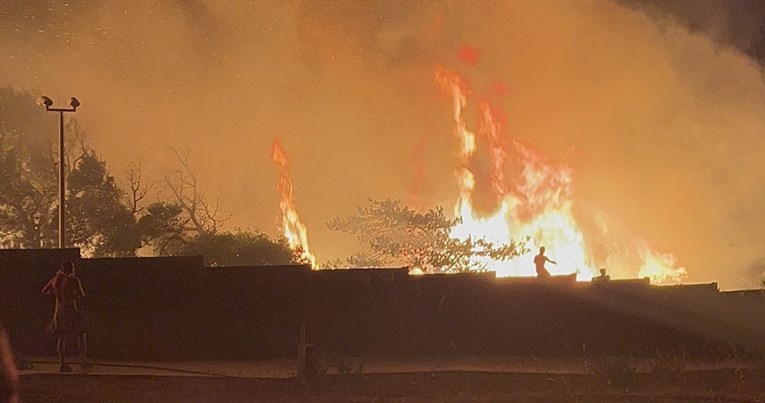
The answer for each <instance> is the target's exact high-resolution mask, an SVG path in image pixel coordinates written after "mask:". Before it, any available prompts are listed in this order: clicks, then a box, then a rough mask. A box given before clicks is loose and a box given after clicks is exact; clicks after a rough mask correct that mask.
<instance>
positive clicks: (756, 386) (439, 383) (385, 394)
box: [22, 369, 765, 402]
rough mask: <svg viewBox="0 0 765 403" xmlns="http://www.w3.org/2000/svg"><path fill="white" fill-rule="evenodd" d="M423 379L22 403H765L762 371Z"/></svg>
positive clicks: (80, 378)
mask: <svg viewBox="0 0 765 403" xmlns="http://www.w3.org/2000/svg"><path fill="white" fill-rule="evenodd" d="M607 378H609V377H607V376H605V375H603V374H588V375H583V374H554V375H546V374H518V373H515V374H513V373H485V372H428V373H407V374H356V375H327V376H324V377H320V378H317V379H315V380H314V381H313V382H312V384H311V385H310V386H307V385H300V384H298V383H297V382H296V381H294V380H292V379H253V378H248V379H245V378H233V377H202V376H142V375H133V376H120V375H82V374H28V375H25V376H23V377H22V393H23V395H22V397H23V401H24V402H277V401H278V402H293V401H294V402H298V401H300V402H304V401H311V402H361V401H363V402H369V401H393V402H431V401H437V402H441V401H451V402H466V401H513V402H568V401H580V402H614V401H625V402H643V401H650V402H657V401H659V402H695V401H699V402H704V401H723V402H758V401H762V402H765V370H763V369H725V370H705V371H685V372H666V373H653V374H642V373H637V374H631V375H630V376H629V377H628V379H626V380H625V379H622V380H621V381H620V382H617V383H620V384H621V385H619V386H617V385H609V382H608V379H607Z"/></svg>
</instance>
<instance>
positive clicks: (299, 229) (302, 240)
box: [271, 139, 317, 268]
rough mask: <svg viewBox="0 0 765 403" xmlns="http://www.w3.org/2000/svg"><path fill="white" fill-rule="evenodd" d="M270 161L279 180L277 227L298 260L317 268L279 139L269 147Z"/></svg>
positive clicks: (277, 185) (277, 183) (285, 155)
mask: <svg viewBox="0 0 765 403" xmlns="http://www.w3.org/2000/svg"><path fill="white" fill-rule="evenodd" d="M271 161H273V163H274V164H276V166H277V167H278V168H279V179H278V180H277V182H276V187H277V189H278V190H279V196H280V197H281V201H280V202H279V208H280V209H281V217H280V219H279V221H280V222H279V224H280V225H279V226H280V227H281V229H282V232H283V234H284V236H285V237H286V238H287V242H289V245H290V248H292V249H293V250H294V251H295V252H296V253H297V255H298V260H300V261H303V262H306V263H309V264H310V265H311V267H312V268H317V266H316V257H314V255H313V254H312V253H311V250H310V249H309V248H308V229H307V228H306V226H305V224H303V222H302V221H300V217H299V216H298V213H297V209H296V208H295V192H294V190H293V188H292V180H291V179H290V176H289V159H288V158H287V153H286V152H285V151H284V148H283V147H282V145H281V143H280V142H279V139H274V144H273V146H272V147H271Z"/></svg>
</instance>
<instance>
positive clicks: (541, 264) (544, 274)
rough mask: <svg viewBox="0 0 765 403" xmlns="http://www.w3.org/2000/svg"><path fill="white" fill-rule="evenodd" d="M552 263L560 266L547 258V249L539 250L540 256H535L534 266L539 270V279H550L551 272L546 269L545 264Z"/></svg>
mask: <svg viewBox="0 0 765 403" xmlns="http://www.w3.org/2000/svg"><path fill="white" fill-rule="evenodd" d="M547 262H550V263H552V264H558V263H556V262H555V261H554V260H550V258H549V257H547V256H545V247H544V246H543V247H541V248H539V254H538V255H536V256H534V266H536V268H537V277H539V278H548V277H550V272H549V271H547V269H546V268H545V263H547Z"/></svg>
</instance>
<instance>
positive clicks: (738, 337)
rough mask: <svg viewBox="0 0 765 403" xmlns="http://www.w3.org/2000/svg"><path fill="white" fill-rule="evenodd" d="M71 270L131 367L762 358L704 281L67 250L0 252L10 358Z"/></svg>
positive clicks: (745, 314)
mask: <svg viewBox="0 0 765 403" xmlns="http://www.w3.org/2000/svg"><path fill="white" fill-rule="evenodd" d="M65 259H71V260H74V261H75V263H76V265H77V272H78V275H79V276H80V277H81V279H82V282H83V285H84V287H85V290H86V303H85V310H86V319H87V323H88V332H89V333H88V334H89V341H90V346H91V353H92V355H93V356H95V357H99V358H116V359H132V360H181V359H189V360H191V359H240V360H253V359H264V358H271V357H279V356H294V355H295V353H296V348H297V344H298V337H299V335H298V329H299V324H300V322H301V321H305V322H306V323H307V325H308V338H309V342H311V343H313V344H316V345H318V346H321V347H322V348H323V349H325V350H332V351H334V352H335V353H337V354H348V355H424V354H436V353H438V354H505V355H511V354H512V355H529V354H533V355H538V356H540V355H602V354H625V353H629V354H635V355H644V356H651V355H654V354H655V353H656V350H657V349H659V350H662V351H665V352H671V351H675V350H678V349H681V348H682V349H685V350H687V351H689V352H690V353H691V354H693V355H720V354H724V353H725V351H727V350H725V348H726V347H725V346H726V345H729V344H738V345H741V346H744V347H747V348H750V349H760V350H762V351H765V328H764V327H763V326H764V325H765V323H763V321H762V320H761V319H757V318H762V317H763V313H765V294H763V293H762V292H758V291H755V292H737V293H721V292H718V290H717V287H716V284H706V285H698V286H677V287H653V286H650V285H649V284H647V283H646V282H643V281H635V282H619V281H612V282H610V283H605V284H596V283H576V282H571V281H568V280H569V279H560V280H559V281H553V282H540V281H537V280H535V279H495V278H494V276H493V275H492V274H459V275H428V276H409V275H407V272H406V270H405V269H357V270H333V271H311V270H310V269H309V268H308V267H305V266H272V267H212V268H206V267H203V265H202V258H201V257H200V256H196V257H172V258H170V257H163V258H126V259H80V258H79V252H78V251H77V250H76V249H66V250H53V249H50V250H0V292H1V293H2V294H0V298H1V299H0V302H1V304H0V315H2V316H1V317H0V319H2V320H3V322H4V323H5V324H6V327H7V328H8V330H9V332H10V334H11V337H12V341H13V343H14V346H15V347H16V349H17V350H18V351H19V352H20V353H21V354H28V355H52V354H53V353H54V343H53V340H52V339H50V338H49V337H47V336H45V335H44V333H43V329H44V327H45V325H46V324H47V322H48V321H49V320H50V318H51V314H52V310H53V301H52V297H46V296H42V295H40V293H39V292H40V289H41V288H42V286H43V285H44V284H45V283H46V282H47V280H48V279H49V278H50V277H51V276H52V275H53V273H55V271H56V268H57V267H58V265H59V264H60V262H61V261H63V260H65Z"/></svg>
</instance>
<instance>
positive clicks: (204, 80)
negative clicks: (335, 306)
mask: <svg viewBox="0 0 765 403" xmlns="http://www.w3.org/2000/svg"><path fill="white" fill-rule="evenodd" d="M690 3H692V4H693V7H692V9H691V7H689V6H688V4H690ZM762 9H763V4H762V2H758V1H744V0H739V1H723V0H715V1H712V0H708V1H694V2H682V1H658V0H657V1H653V0H640V1H637V0H634V1H633V0H629V1H628V0H619V1H608V0H597V1H596V0H572V1H538V2H537V1H528V2H521V1H517V2H511V1H487V2H473V1H467V0H465V1H460V0H434V1H422V2H411V1H403V0H393V1H391V0H373V1H367V2H353V1H341V0H327V1H276V0H272V1H267V0H262V1H244V0H241V1H228V2H210V1H203V0H194V1H155V2H151V3H146V4H143V3H141V2H120V1H113V0H98V1H84V0H71V1H68V2H65V3H63V2H20V1H12V2H4V3H3V5H1V6H0V49H2V52H1V53H0V86H6V85H8V86H11V88H12V90H10V89H9V90H4V92H3V94H4V95H3V96H4V98H3V100H5V99H7V98H5V97H21V96H23V97H27V95H18V94H19V93H18V92H13V91H24V92H29V94H31V95H30V97H32V98H33V97H34V96H37V95H40V94H43V93H44V94H46V95H48V96H51V97H52V98H53V99H54V100H55V101H56V102H57V103H60V102H62V100H64V99H66V98H68V97H69V96H77V97H78V99H80V100H81V101H82V102H83V107H81V108H80V110H78V112H77V113H76V119H77V121H78V122H80V126H81V128H82V129H83V130H85V129H87V133H88V136H87V138H88V144H89V147H92V149H93V150H97V153H96V154H94V155H93V156H92V157H88V158H89V160H88V165H87V166H85V165H83V169H84V168H87V169H85V171H84V172H83V176H82V179H83V180H87V181H91V182H92V183H93V184H94V186H95V187H94V188H93V192H94V193H88V192H90V190H91V189H90V188H88V190H87V191H84V193H82V197H81V199H78V200H79V201H78V202H77V203H80V205H78V206H79V207H77V208H81V209H92V208H93V207H92V205H93V204H94V203H96V201H101V200H113V199H114V197H115V194H114V192H115V189H114V188H112V186H111V185H110V184H109V176H112V177H114V178H116V179H115V180H116V183H117V184H118V185H119V184H120V183H121V180H122V179H121V178H122V177H123V175H122V174H121V173H122V172H124V170H125V169H126V168H127V167H128V166H129V165H130V163H132V162H134V161H137V160H138V159H140V160H141V161H143V167H144V178H145V181H146V183H154V182H162V181H163V179H164V178H165V176H166V175H167V172H166V171H165V167H166V166H168V164H170V163H171V161H173V160H174V156H173V155H172V153H168V151H167V146H168V145H169V146H175V147H178V146H180V145H181V144H193V145H194V150H195V151H194V168H195V169H196V172H197V175H198V180H199V182H200V183H203V184H206V190H207V194H208V195H210V196H211V197H213V196H214V197H213V199H214V198H215V197H217V196H220V197H221V200H222V201H223V202H224V205H225V207H226V211H227V212H228V214H230V219H229V220H228V221H226V223H225V224H224V225H223V226H222V227H221V228H219V229H218V231H220V232H221V233H225V232H227V231H232V232H233V233H236V228H237V227H239V228H261V229H263V231H264V232H265V233H266V234H268V235H270V236H272V237H273V236H274V235H275V234H276V229H275V224H274V222H275V217H276V215H277V214H278V194H276V192H275V191H274V178H275V175H276V173H275V171H274V169H273V167H272V166H271V164H270V161H269V159H268V150H269V147H270V144H271V141H272V139H273V137H274V136H279V137H280V138H281V139H282V141H283V143H284V145H285V147H286V148H287V149H288V150H290V155H291V156H292V158H293V159H292V163H293V164H292V167H293V173H294V177H293V181H294V185H295V191H296V195H297V202H298V208H299V210H300V213H301V217H302V218H303V220H304V221H305V223H306V224H307V226H308V228H309V231H310V234H311V247H312V250H313V251H314V252H315V253H316V254H317V256H318V257H319V258H320V260H328V259H331V258H334V257H339V256H347V255H348V254H349V253H351V252H352V251H355V250H356V249H357V248H358V246H359V245H358V242H357V241H356V240H355V239H354V238H353V237H352V236H345V237H343V236H342V234H340V233H337V232H333V231H331V230H330V229H328V228H327V227H326V225H325V223H326V222H327V221H329V220H330V219H331V218H332V217H337V216H343V217H344V216H348V215H350V214H353V213H354V212H355V211H356V206H359V205H364V204H365V203H366V201H367V199H368V198H370V197H371V198H373V199H376V200H384V199H386V198H392V199H394V200H402V201H404V204H408V203H409V197H410V194H409V193H410V189H411V188H412V183H414V182H415V181H419V182H418V183H420V185H419V186H418V191H419V194H418V195H417V196H418V201H419V203H421V204H422V205H423V206H425V207H428V208H429V207H433V206H438V205H442V206H451V205H452V204H453V201H454V199H455V197H456V190H455V188H454V185H453V182H454V181H453V174H452V171H453V169H452V168H453V153H454V147H455V140H454V138H453V135H452V128H451V121H450V113H451V112H450V109H449V108H450V105H449V102H448V100H446V101H445V100H444V99H443V97H441V96H440V94H439V93H438V91H437V90H436V88H434V85H433V83H432V80H431V77H432V71H433V67H434V66H435V65H436V64H444V65H446V66H447V67H449V68H451V69H454V70H456V71H459V72H460V73H463V74H464V75H466V76H467V77H469V79H470V80H471V86H472V87H473V88H476V90H477V91H480V92H481V93H482V94H480V95H485V96H487V97H494V98H493V101H494V102H495V103H496V104H497V105H498V106H499V107H501V109H502V110H503V111H504V113H505V114H506V116H507V122H508V124H507V128H506V130H507V131H508V132H509V133H510V134H511V135H512V136H514V137H517V138H518V139H521V140H523V141H525V142H528V143H530V144H533V145H534V146H536V147H538V148H540V149H542V150H545V152H546V153H548V154H549V155H550V156H551V157H552V158H554V159H563V158H566V156H567V155H569V154H568V150H569V149H570V148H571V147H574V149H575V152H574V154H573V159H574V163H575V165H576V170H577V175H576V181H577V182H576V190H577V193H576V203H577V204H576V205H577V206H578V207H577V209H578V210H579V211H578V212H577V214H579V215H580V217H578V220H579V222H580V223H581V225H582V226H583V227H584V230H585V232H586V234H585V235H586V238H587V239H588V242H590V243H592V247H593V249H596V250H595V252H596V253H597V254H599V255H605V254H606V252H608V251H607V250H606V249H608V248H610V245H611V244H613V243H615V242H621V241H624V242H629V241H630V236H631V235H630V234H640V235H641V236H644V237H648V238H650V242H651V243H652V244H654V245H657V246H658V247H660V248H661V249H662V250H666V251H671V252H672V253H674V254H675V255H676V256H677V257H678V259H679V261H680V262H682V264H683V265H685V266H686V267H688V272H689V278H688V281H720V283H721V284H722V285H723V286H724V287H741V286H746V285H748V284H752V281H753V278H752V277H753V276H756V275H757V273H756V272H757V270H758V268H760V267H762V265H761V263H758V262H762V259H763V257H765V246H763V243H762V239H763V238H765V227H764V226H763V225H762V223H763V222H765V211H764V210H763V209H762V206H763V205H765V184H763V183H762V180H761V179H760V178H759V172H763V171H765V159H763V158H762V155H763V151H764V150H765V138H764V137H763V136H762V133H763V131H765V113H764V112H765V85H764V84H763V74H762V67H761V63H762V61H763V44H762V35H757V33H758V32H760V33H761V32H762V25H761V24H762V18H759V19H758V18H754V17H752V16H758V15H763V11H762ZM464 45H470V46H473V47H475V48H476V49H479V50H480V54H481V57H480V62H479V63H477V64H476V65H475V66H473V65H468V64H466V63H464V62H462V61H461V60H459V58H457V57H456V56H455V55H456V54H457V51H458V50H459V49H460V48H461V47H462V46H464ZM495 84H501V85H502V86H503V87H504V88H506V89H507V91H506V92H505V93H504V95H501V96H500V95H497V94H495V93H494V92H493V89H494V88H495ZM11 93H13V94H15V95H11ZM2 108H3V109H2V111H0V113H2V117H1V119H2V120H3V121H4V122H3V123H0V124H2V125H3V127H4V128H5V127H7V128H10V129H8V130H4V133H3V134H2V135H3V136H4V137H3V146H2V147H3V148H2V149H3V150H4V151H3V152H5V150H7V149H9V148H10V146H8V144H15V143H11V142H19V141H21V140H19V136H20V134H18V133H20V132H19V130H23V131H24V132H26V133H29V136H28V140H24V141H28V142H30V144H32V145H29V146H27V145H24V146H23V147H19V148H14V150H15V151H13V152H15V153H29V151H27V149H31V147H38V145H39V146H40V147H43V146H44V145H45V144H48V143H46V142H48V141H49V140H50V139H55V133H56V126H55V123H56V122H55V117H54V116H53V114H47V115H46V114H45V113H44V112H42V111H39V109H38V108H37V107H36V106H35V105H26V104H24V103H23V102H16V101H14V102H13V103H12V105H11V104H8V103H6V102H3V104H2ZM11 108H13V109H11ZM19 115H22V116H25V115H26V116H28V117H29V118H28V119H27V118H25V120H24V122H26V123H24V125H26V126H24V127H21V128H19V125H18V124H16V126H12V125H14V123H12V121H10V120H9V119H8V116H12V117H14V118H15V117H17V116H19ZM13 130H17V132H16V134H14V132H13ZM67 133H68V135H69V134H70V133H72V128H71V127H68V128H67ZM68 141H70V142H71V144H72V146H73V147H75V148H73V149H72V150H73V151H72V152H74V150H75V149H77V148H76V146H77V145H78V144H77V143H76V141H75V140H74V139H69V140H68ZM24 147H26V149H25V148H24ZM34 149H40V148H34ZM418 150H419V151H418ZM51 152H55V150H51ZM24 155H27V157H24V158H28V160H29V165H28V166H26V167H24V166H18V165H15V166H14V163H13V161H15V159H17V158H20V157H17V156H14V155H11V154H4V156H3V158H4V159H3V160H2V162H3V164H4V165H3V166H4V167H6V166H7V169H8V170H9V171H4V173H3V175H5V172H15V173H14V177H25V178H27V180H26V183H27V185H24V186H27V187H26V189H22V188H20V187H19V188H18V189H17V191H16V194H17V195H19V194H22V193H23V194H25V195H29V197H26V196H25V197H26V198H22V199H18V197H17V196H13V197H16V199H14V200H9V199H8V200H7V199H3V201H2V202H3V203H10V204H13V205H14V206H15V207H14V208H13V209H10V210H7V211H4V212H3V214H8V216H7V221H4V222H13V223H14V224H13V225H14V226H18V228H23V231H21V232H19V233H18V237H19V238H18V241H17V242H24V243H25V244H30V245H32V244H34V245H36V244H37V243H38V242H51V240H52V239H54V238H55V228H56V219H55V208H56V206H55V203H52V202H51V200H55V194H56V187H55V186H56V185H55V175H56V170H55V166H52V165H50V159H48V157H44V156H43V155H32V154H24ZM88 155H90V154H88ZM43 157H44V158H43ZM73 157H76V156H74V155H73ZM104 161H108V165H105V166H107V167H108V170H103V172H102V173H105V174H100V173H99V169H100V168H99V165H104ZM482 164H485V162H484V161H476V168H477V169H476V170H477V171H478V172H479V173H480V172H481V167H482V166H483V165H482ZM418 167H419V168H418ZM4 169H6V168H4ZM11 169H14V170H16V171H10V170H11ZM484 171H485V168H484ZM415 172H421V173H422V175H421V177H420V178H419V179H417V178H415ZM116 173H120V174H116ZM51 179H52V180H53V181H52V182H50V180H51ZM4 180H5V179H4ZM46 181H48V182H50V183H52V185H51V186H52V187H50V186H46V185H42V184H43V182H46ZM91 182H89V183H91ZM6 183H7V184H8V185H7V186H11V185H13V186H16V185H18V186H22V183H13V182H10V181H9V182H6ZM96 185H97V186H96ZM117 188H119V189H121V190H122V193H123V194H122V196H121V200H122V206H121V207H120V206H117V205H103V206H99V208H105V209H106V208H108V209H110V210H109V211H110V212H111V213H113V214H115V215H118V216H120V217H123V218H121V222H123V224H120V225H130V224H129V222H130V220H131V219H130V218H129V217H128V216H127V215H125V216H123V208H124V207H125V206H126V205H127V206H128V207H130V206H129V204H130V203H127V202H125V201H124V200H125V199H129V193H130V188H129V186H127V185H123V186H117ZM96 190H97V192H95V191H96ZM154 191H156V190H154ZM5 193H6V192H4V191H3V192H1V193H0V194H2V196H0V197H3V198H8V197H11V196H6V194H5ZM162 198H163V199H162V200H160V201H161V202H162V203H165V204H154V205H152V203H153V202H155V201H157V197H156V195H152V197H151V198H149V199H147V200H146V202H147V203H144V210H142V211H141V212H139V213H137V215H136V214H135V213H132V208H128V210H129V211H130V212H131V214H130V215H131V216H132V217H133V218H132V219H133V220H136V223H137V224H136V225H138V227H141V226H143V227H146V228H151V229H152V231H155V232H154V235H152V236H153V238H149V237H148V235H146V233H145V232H141V231H143V230H141V231H139V233H140V234H141V235H140V237H141V238H140V239H141V244H142V245H144V247H145V245H148V244H151V245H153V246H152V247H156V248H170V249H173V248H178V247H179V246H178V245H177V237H182V236H184V235H183V231H184V230H181V228H183V227H185V226H186V225H187V224H188V223H185V220H186V219H188V216H187V215H185V214H187V212H185V211H184V210H183V209H181V212H177V213H176V210H175V208H176V207H177V206H175V205H174V203H173V200H171V198H170V197H169V193H167V192H166V194H163V195H162ZM211 200H212V199H211ZM99 203H100V202H99ZM150 206H152V207H153V208H150ZM72 208H75V207H74V206H73V207H72ZM28 211H35V212H38V213H39V214H38V215H33V216H32V217H30V216H29V214H28V213H27V212H28ZM147 214H148V215H151V214H155V215H156V216H152V217H151V219H146V220H143V223H141V220H142V219H143V217H145V216H146V215H147ZM35 217H37V218H35ZM76 217H77V215H73V217H72V218H73V219H74V218H76ZM152 220H153V222H152ZM160 222H164V223H167V224H166V226H165V224H162V225H159V224H158V223H160ZM2 225H5V224H2ZM14 228H16V227H14ZM160 228H161V229H162V231H160V230H159V229H160ZM606 228H607V231H605V230H604V229H606ZM2 231H3V232H4V233H5V232H6V229H2ZM102 232H108V230H107V229H106V228H104V227H103V226H102V224H100V223H97V222H92V223H88V224H87V225H84V224H83V225H81V226H80V227H79V229H78V230H77V231H76V232H73V233H72V235H73V236H75V235H76V236H87V234H101V233H102ZM120 233H121V234H123V233H124V234H125V239H121V240H114V242H112V241H109V243H103V244H102V243H101V241H98V242H97V244H94V245H93V247H94V248H95V247H100V248H102V249H101V250H103V251H107V250H108V251H109V252H108V253H113V254H122V253H126V252H125V251H126V250H129V249H131V247H132V246H130V245H132V244H134V242H135V235H131V234H128V233H125V232H124V231H121V232H120ZM77 234H81V235H77ZM248 242H249V241H248ZM597 249H603V250H600V251H598V250H597ZM710 251H714V252H713V253H712V252H710ZM104 253H107V252H104ZM168 253H169V252H168ZM614 270H618V269H614ZM614 274H616V275H619V274H620V273H614ZM631 274H632V273H630V272H625V273H622V275H625V276H626V275H631Z"/></svg>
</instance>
